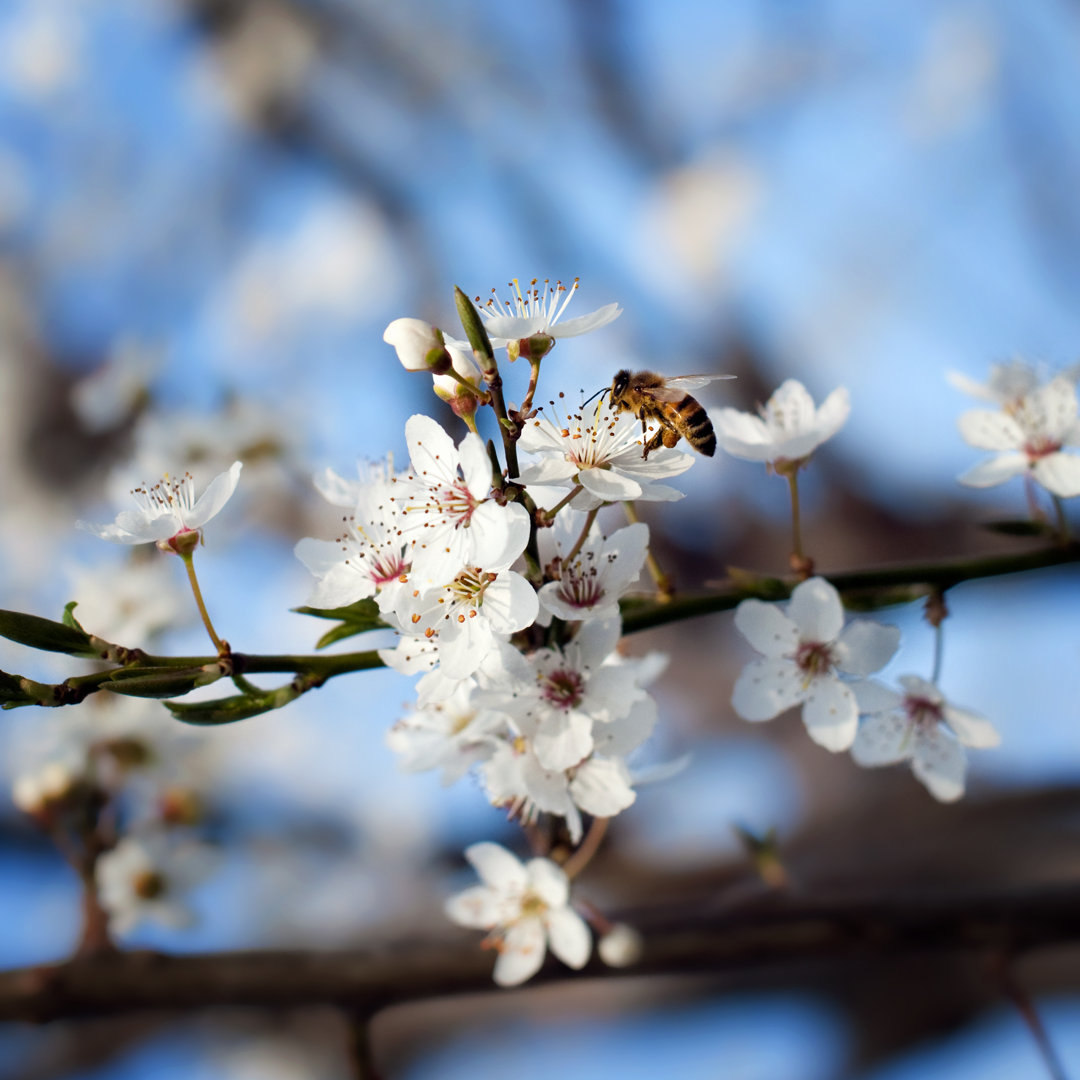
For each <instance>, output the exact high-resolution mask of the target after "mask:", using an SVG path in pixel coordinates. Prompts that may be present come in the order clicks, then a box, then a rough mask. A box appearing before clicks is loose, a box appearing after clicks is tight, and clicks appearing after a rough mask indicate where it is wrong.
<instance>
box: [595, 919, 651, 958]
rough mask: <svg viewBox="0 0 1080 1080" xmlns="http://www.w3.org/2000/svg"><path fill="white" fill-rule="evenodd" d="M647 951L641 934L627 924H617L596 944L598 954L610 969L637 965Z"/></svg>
mask: <svg viewBox="0 0 1080 1080" xmlns="http://www.w3.org/2000/svg"><path fill="white" fill-rule="evenodd" d="M644 951H645V943H644V941H643V940H642V937H641V934H639V933H638V932H637V930H635V929H634V928H633V927H632V926H630V925H629V924H627V923H615V924H614V925H613V926H612V927H611V929H610V930H608V931H607V933H606V934H604V936H603V937H602V938H601V939H600V940H599V941H598V942H597V943H596V952H597V954H598V955H599V957H600V959H601V960H603V961H604V963H605V964H607V966H608V967H613V968H623V967H630V966H631V965H633V964H636V963H637V962H638V961H639V960H640V959H641V954H642V953H643V952H644Z"/></svg>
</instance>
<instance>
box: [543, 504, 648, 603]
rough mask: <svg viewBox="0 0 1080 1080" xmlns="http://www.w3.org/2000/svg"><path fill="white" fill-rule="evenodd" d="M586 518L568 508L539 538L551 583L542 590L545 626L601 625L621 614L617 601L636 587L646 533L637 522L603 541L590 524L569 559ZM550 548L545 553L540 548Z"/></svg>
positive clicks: (597, 530)
mask: <svg viewBox="0 0 1080 1080" xmlns="http://www.w3.org/2000/svg"><path fill="white" fill-rule="evenodd" d="M585 520H586V519H585V516H584V515H582V514H580V513H577V512H575V511H572V510H571V509H570V508H569V507H567V508H566V509H565V510H563V511H562V512H561V513H560V514H559V515H558V517H557V518H556V519H555V523H554V525H553V526H552V528H551V529H550V530H546V531H544V532H542V533H541V534H540V542H541V557H542V561H543V563H544V566H545V572H546V575H547V576H548V577H552V578H554V579H555V580H553V581H549V582H547V583H546V584H544V585H542V586H541V587H540V591H539V597H540V606H541V608H542V609H543V610H542V612H541V615H542V618H541V619H540V620H539V621H540V622H542V623H543V625H547V624H548V623H549V622H550V621H551V617H552V616H554V617H555V618H558V619H564V620H566V621H567V622H574V621H580V620H583V619H605V618H610V617H611V616H614V615H617V614H618V613H619V599H620V597H622V596H623V594H624V593H625V592H626V591H627V589H629V588H630V586H631V585H632V584H634V582H636V581H637V579H638V575H639V574H640V573H641V568H642V566H643V565H644V563H645V556H646V554H647V550H648V544H649V527H648V526H647V525H645V524H643V523H640V522H637V523H635V524H633V525H628V526H627V527H626V528H624V529H619V530H617V531H616V532H614V533H612V535H611V536H609V537H605V536H604V535H603V533H602V532H601V531H600V526H599V524H598V523H596V522H593V525H592V528H591V529H590V530H589V534H588V536H587V537H586V538H585V541H584V543H582V545H581V547H580V548H579V549H578V551H577V553H576V554H575V555H574V557H573V558H568V557H567V556H568V555H569V554H570V553H571V552H572V551H573V549H574V546H575V545H576V543H577V541H578V539H579V537H580V536H581V531H582V529H583V528H584V525H585ZM545 547H546V548H548V549H549V550H548V552H545V551H544V548H545Z"/></svg>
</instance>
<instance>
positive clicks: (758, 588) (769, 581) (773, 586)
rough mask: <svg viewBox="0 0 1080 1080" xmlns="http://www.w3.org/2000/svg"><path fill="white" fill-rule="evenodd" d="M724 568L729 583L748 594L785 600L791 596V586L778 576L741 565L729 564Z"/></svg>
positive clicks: (760, 598)
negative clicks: (770, 575)
mask: <svg viewBox="0 0 1080 1080" xmlns="http://www.w3.org/2000/svg"><path fill="white" fill-rule="evenodd" d="M726 569H727V575H728V577H729V578H730V579H731V583H732V584H733V585H734V586H735V587H736V588H737V589H739V590H740V591H741V592H744V593H746V594H747V595H748V596H754V597H757V599H759V600H786V599H787V598H788V597H789V596H791V589H792V586H791V585H790V584H788V583H787V582H786V581H782V580H781V579H780V578H778V577H769V576H768V575H767V574H759V573H757V571H755V570H745V569H743V568H742V567H741V566H729V567H727V568H726Z"/></svg>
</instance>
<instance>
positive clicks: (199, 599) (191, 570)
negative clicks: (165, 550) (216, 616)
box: [180, 551, 228, 656]
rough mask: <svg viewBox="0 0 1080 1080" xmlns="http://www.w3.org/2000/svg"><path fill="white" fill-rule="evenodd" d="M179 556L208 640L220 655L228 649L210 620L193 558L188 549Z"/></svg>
mask: <svg viewBox="0 0 1080 1080" xmlns="http://www.w3.org/2000/svg"><path fill="white" fill-rule="evenodd" d="M180 558H181V559H183V560H184V569H185V570H187V576H188V582H189V583H190V584H191V593H192V595H193V596H194V597H195V604H196V606H197V607H198V609H199V615H200V617H201V618H202V621H203V626H205V627H206V632H207V633H208V634H209V635H210V640H211V641H212V642H213V643H214V648H215V649H217V651H218V655H219V656H220V655H221V654H222V653H223V652H227V651H228V650H227V649H226V647H225V644H224V642H222V640H221V638H219V637H218V636H217V631H216V630H215V629H214V624H213V623H212V622H211V621H210V613H209V612H208V611H207V610H206V603H205V601H204V600H203V595H202V589H200V588H199V579H198V577H196V575H195V559H194V557H193V556H192V553H191V552H190V551H189V552H186V553H184V554H182V555H181V556H180Z"/></svg>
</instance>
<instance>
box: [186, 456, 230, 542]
mask: <svg viewBox="0 0 1080 1080" xmlns="http://www.w3.org/2000/svg"><path fill="white" fill-rule="evenodd" d="M243 467H244V463H243V462H242V461H234V462H233V463H232V464H231V465H230V466H229V469H228V471H227V472H223V473H219V474H218V475H217V476H215V477H214V479H213V480H211V481H210V483H209V484H207V486H206V490H205V491H204V492H203V493H202V495H200V496H199V498H198V499H196V500H195V505H194V506H193V507H192V509H191V513H190V514H188V515H187V519H186V521H185V524H186V525H187V527H188V528H189V529H199V528H201V527H202V526H203V525H205V524H206V523H207V522H208V521H209V520H210V519H211V518H212V517H213V516H214V515H215V514H216V513H217V512H218V511H219V510H220V509H221V508H222V507H223V506H224V505H225V504H226V503H227V502H228V501H229V499H230V498H231V497H232V493H233V492H234V491H235V490H236V485H237V484H238V483H239V481H240V470H241V469H242V468H243Z"/></svg>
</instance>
